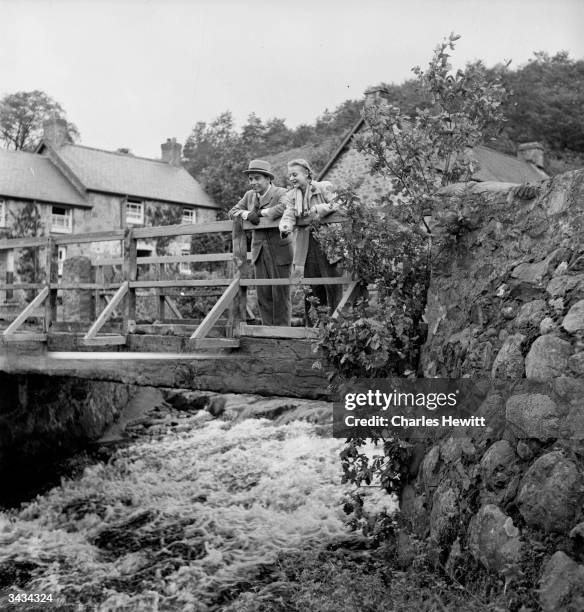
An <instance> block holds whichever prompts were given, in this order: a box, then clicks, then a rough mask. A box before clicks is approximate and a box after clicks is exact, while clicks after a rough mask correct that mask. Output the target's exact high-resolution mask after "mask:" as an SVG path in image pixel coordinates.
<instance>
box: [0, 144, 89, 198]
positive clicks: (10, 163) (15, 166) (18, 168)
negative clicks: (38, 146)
mask: <svg viewBox="0 0 584 612" xmlns="http://www.w3.org/2000/svg"><path fill="white" fill-rule="evenodd" d="M2 196H3V197H6V198H17V199H24V200H37V201H39V202H51V203H54V204H69V205H73V206H83V207H87V208H90V207H91V204H90V203H89V202H88V201H86V200H85V199H84V198H83V196H82V195H81V194H80V193H79V192H78V191H76V190H75V188H74V187H73V186H72V185H71V183H70V182H69V181H68V180H67V179H66V178H65V177H64V176H63V175H62V174H61V172H59V170H57V168H55V166H54V165H53V164H52V162H51V161H50V160H49V159H48V158H46V157H43V156H41V155H36V154H35V153H26V152H24V151H7V150H6V149H0V197H2Z"/></svg>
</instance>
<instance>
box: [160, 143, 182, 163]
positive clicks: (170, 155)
mask: <svg viewBox="0 0 584 612" xmlns="http://www.w3.org/2000/svg"><path fill="white" fill-rule="evenodd" d="M160 148H161V150H162V161H164V162H166V163H167V164H170V165H171V166H180V165H181V159H182V145H181V144H180V142H177V141H176V138H167V139H166V142H163V143H162V144H161V145H160Z"/></svg>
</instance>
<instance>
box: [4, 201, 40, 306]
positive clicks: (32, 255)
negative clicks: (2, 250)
mask: <svg viewBox="0 0 584 612" xmlns="http://www.w3.org/2000/svg"><path fill="white" fill-rule="evenodd" d="M10 214H11V215H12V218H13V220H12V223H11V224H10V228H11V229H10V232H9V237H10V238H26V237H29V236H30V237H32V236H41V235H42V233H43V224H42V221H41V213H40V211H39V209H38V207H37V205H36V204H35V203H34V202H25V203H24V204H23V205H22V206H21V207H19V209H18V214H15V213H14V212H12V211H10ZM15 265H16V273H17V275H18V277H19V279H20V281H21V282H24V283H36V282H39V281H41V280H43V278H44V272H45V270H44V267H43V266H42V265H41V263H40V261H39V249H36V248H34V247H29V248H24V249H21V251H20V257H19V258H18V260H17V261H16V262H15ZM33 297H34V291H33V292H28V293H27V298H28V299H32V298H33Z"/></svg>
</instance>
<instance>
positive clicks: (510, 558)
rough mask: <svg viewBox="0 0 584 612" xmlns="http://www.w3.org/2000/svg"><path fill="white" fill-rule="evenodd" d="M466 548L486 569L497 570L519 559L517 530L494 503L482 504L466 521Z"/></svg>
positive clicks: (519, 541)
mask: <svg viewBox="0 0 584 612" xmlns="http://www.w3.org/2000/svg"><path fill="white" fill-rule="evenodd" d="M468 549H469V551H470V553H471V554H472V556H473V557H474V558H475V559H476V560H477V561H479V562H480V563H482V564H483V565H484V566H485V567H486V568H487V569H489V570H494V571H500V570H502V569H503V568H504V567H505V566H506V565H510V564H514V563H518V562H519V561H520V559H521V549H522V543H521V538H520V536H519V530H518V529H517V527H515V525H513V520H512V519H511V517H509V516H507V515H506V514H505V513H504V512H502V511H501V510H500V509H499V508H498V507H497V506H495V505H493V504H487V505H486V506H483V507H482V508H481V509H480V510H479V511H478V512H477V514H476V515H475V516H473V518H472V519H471V521H470V524H469V527H468Z"/></svg>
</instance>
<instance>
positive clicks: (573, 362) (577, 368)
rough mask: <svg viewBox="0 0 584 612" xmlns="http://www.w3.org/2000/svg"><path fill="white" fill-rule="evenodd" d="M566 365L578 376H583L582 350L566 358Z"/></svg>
mask: <svg viewBox="0 0 584 612" xmlns="http://www.w3.org/2000/svg"><path fill="white" fill-rule="evenodd" d="M568 367H569V368H570V370H572V372H574V373H575V374H578V375H579V376H584V351H580V352H579V353H575V354H574V355H571V356H570V358H569V359H568Z"/></svg>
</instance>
